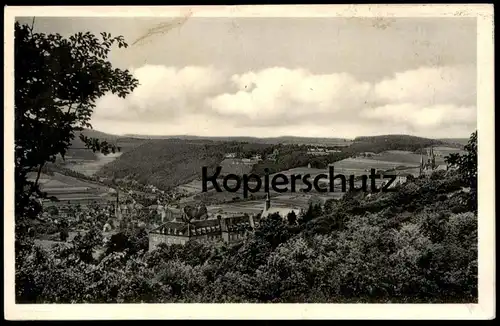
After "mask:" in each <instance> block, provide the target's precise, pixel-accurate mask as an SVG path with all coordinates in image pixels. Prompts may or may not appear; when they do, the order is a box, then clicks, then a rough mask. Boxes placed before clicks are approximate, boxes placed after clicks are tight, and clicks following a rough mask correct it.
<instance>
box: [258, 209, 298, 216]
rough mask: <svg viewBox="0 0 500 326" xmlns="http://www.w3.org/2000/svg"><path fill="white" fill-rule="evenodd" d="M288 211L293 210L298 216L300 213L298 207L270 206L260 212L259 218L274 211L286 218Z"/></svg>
mask: <svg viewBox="0 0 500 326" xmlns="http://www.w3.org/2000/svg"><path fill="white" fill-rule="evenodd" d="M290 212H294V213H295V215H297V217H298V216H299V214H300V209H297V208H289V207H270V208H269V209H268V210H266V211H263V212H262V214H261V218H262V217H268V216H269V215H273V214H276V213H278V214H279V215H280V216H281V217H283V218H286V217H287V216H288V214H289V213H290Z"/></svg>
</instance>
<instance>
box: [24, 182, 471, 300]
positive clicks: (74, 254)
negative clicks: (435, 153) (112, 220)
mask: <svg viewBox="0 0 500 326" xmlns="http://www.w3.org/2000/svg"><path fill="white" fill-rule="evenodd" d="M461 187H462V184H461V181H460V180H459V178H458V177H457V176H453V175H446V176H445V175H443V173H442V172H440V173H437V174H435V175H433V177H432V178H430V179H426V178H422V179H415V180H412V181H410V182H409V183H407V184H405V185H403V186H401V187H400V188H399V189H398V192H395V193H377V194H372V195H371V196H369V197H367V195H366V194H363V193H351V194H349V195H347V196H346V197H345V198H343V199H341V200H339V201H333V200H332V201H329V202H327V203H326V204H325V207H324V208H323V209H321V208H319V207H311V208H310V209H309V210H308V211H307V212H306V214H304V215H303V216H299V217H298V218H297V219H296V220H295V219H294V218H293V217H292V218H291V217H289V218H288V220H287V219H285V220H283V219H282V218H280V217H278V216H272V217H270V218H268V219H267V220H264V221H263V223H262V224H261V226H260V227H259V228H258V229H257V230H256V232H255V233H254V234H251V235H249V236H248V237H247V238H246V239H244V241H242V242H241V243H237V244H233V245H227V244H223V243H216V244H203V243H198V242H195V241H191V242H188V243H187V245H185V246H178V245H172V246H163V245H162V246H160V247H159V248H158V249H157V250H154V251H152V252H147V253H146V252H145V248H146V247H145V245H146V238H145V235H144V234H142V236H141V235H140V234H134V235H132V234H130V235H127V234H121V235H119V236H116V237H114V238H113V239H112V241H111V242H110V243H109V244H108V246H107V248H106V250H105V253H104V254H102V255H101V256H100V257H97V258H95V257H92V255H91V253H92V248H94V247H95V246H97V245H98V244H99V243H101V242H100V241H101V240H102V239H101V238H100V233H99V232H97V231H93V232H89V233H87V234H86V235H84V236H82V237H80V238H77V239H76V240H74V241H73V242H72V243H70V245H69V246H67V248H59V249H53V250H49V251H46V250H43V249H40V248H37V247H35V246H30V245H28V244H25V245H18V247H17V248H18V255H17V257H19V259H18V260H17V266H16V298H17V300H18V302H19V303H21V302H24V303H34V302H38V303H70V302H72V303H105V302H107V303H117V302H118V303H122V302H127V303H138V302H150V303H153V302H155V303H168V302H177V303H180V302H186V303H187V302H198V303H224V302H263V303H292V302H301V303H307V302H317V303H319V302H324V303H335V302H337V303H340V302H342V303H345V302H391V303H397V302H402V303H405V302H413V303H416V302H448V303H451V302H469V303H470V302H477V214H476V213H475V212H474V211H473V209H472V208H471V206H470V202H469V197H470V196H469V194H468V193H466V192H463V191H462V190H461V189H462V188H461Z"/></svg>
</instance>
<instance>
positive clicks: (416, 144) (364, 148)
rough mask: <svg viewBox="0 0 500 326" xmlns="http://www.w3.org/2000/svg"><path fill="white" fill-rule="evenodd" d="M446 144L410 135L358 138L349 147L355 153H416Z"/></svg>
mask: <svg viewBox="0 0 500 326" xmlns="http://www.w3.org/2000/svg"><path fill="white" fill-rule="evenodd" d="M443 144H446V143H445V142H443V141H441V140H435V139H428V138H422V137H415V136H409V135H383V136H372V137H357V138H355V139H354V142H353V143H352V144H351V146H349V150H350V151H351V152H354V153H361V152H374V153H381V152H384V151H389V150H402V151H411V152H415V151H417V150H420V149H422V148H424V147H428V146H431V145H443Z"/></svg>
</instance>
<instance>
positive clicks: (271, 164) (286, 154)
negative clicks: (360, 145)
mask: <svg viewBox="0 0 500 326" xmlns="http://www.w3.org/2000/svg"><path fill="white" fill-rule="evenodd" d="M283 149H284V150H282V151H280V153H279V156H278V157H277V159H276V160H266V161H262V162H259V163H257V164H255V165H254V166H253V170H252V172H253V173H255V174H257V175H264V174H265V169H268V170H269V173H270V174H272V173H277V172H280V171H283V170H289V169H293V168H296V167H302V166H308V165H309V164H310V165H311V168H316V169H326V168H328V165H329V164H331V163H334V162H337V161H340V160H343V159H346V158H348V157H350V155H351V154H350V153H348V152H336V153H330V154H328V155H323V156H312V155H309V154H307V151H304V149H303V148H301V147H298V148H297V147H289V148H287V147H284V148H283ZM287 149H288V150H287Z"/></svg>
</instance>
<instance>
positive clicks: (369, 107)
mask: <svg viewBox="0 0 500 326" xmlns="http://www.w3.org/2000/svg"><path fill="white" fill-rule="evenodd" d="M19 20H20V21H21V22H27V23H30V24H31V21H32V18H31V17H30V18H22V19H19ZM35 30H36V31H38V32H44V33H60V34H62V35H63V36H69V35H71V34H74V33H77V32H86V31H90V32H92V33H94V34H96V35H98V34H99V33H100V32H108V33H111V34H112V35H113V36H115V35H116V36H118V35H123V36H124V37H125V40H126V41H127V42H128V43H129V45H130V46H129V47H128V48H126V49H123V48H122V49H118V48H115V49H113V50H112V52H111V55H110V61H111V63H112V64H113V65H114V66H116V67H117V68H121V69H129V70H130V71H131V72H132V73H133V75H134V76H135V77H136V78H137V79H138V80H139V83H140V85H139V87H137V89H136V90H135V91H134V92H133V93H131V94H130V95H129V96H128V97H127V98H125V99H119V98H118V97H116V96H113V95H109V94H108V95H106V96H104V97H102V98H101V99H99V100H98V101H97V102H96V105H97V107H96V110H95V112H94V114H93V116H92V121H91V123H92V125H93V127H94V129H97V130H100V131H104V132H109V133H113V134H145V135H147V134H149V135H199V136H254V137H275V136H283V135H290V136H292V135H293V136H304V137H345V138H354V137H356V136H369V135H382V134H411V135H416V136H422V137H431V138H468V137H469V135H470V134H471V132H473V131H474V130H475V129H476V125H477V121H476V119H477V117H476V111H477V109H476V48H477V46H476V20H475V19H474V18H393V19H388V18H387V19H380V18H379V19H377V18H208V17H206V18H193V17H191V18H187V19H184V20H180V19H174V18H114V17H113V18H98V17H94V18H92V17H88V18H87V17H77V18H62V17H58V18H52V17H39V18H36V19H35Z"/></svg>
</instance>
